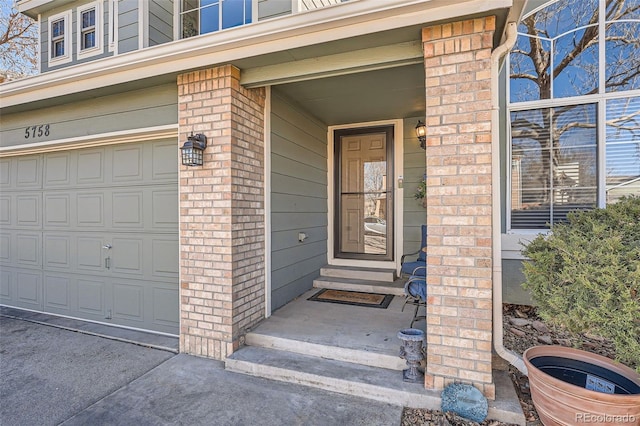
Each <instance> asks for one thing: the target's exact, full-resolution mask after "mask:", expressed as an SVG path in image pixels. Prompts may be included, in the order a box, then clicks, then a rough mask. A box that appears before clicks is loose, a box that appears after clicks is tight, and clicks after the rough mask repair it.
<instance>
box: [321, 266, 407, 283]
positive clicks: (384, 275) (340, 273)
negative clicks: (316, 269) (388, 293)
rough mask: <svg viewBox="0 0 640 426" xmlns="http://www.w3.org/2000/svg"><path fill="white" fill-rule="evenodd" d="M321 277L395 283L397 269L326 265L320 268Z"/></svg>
mask: <svg viewBox="0 0 640 426" xmlns="http://www.w3.org/2000/svg"><path fill="white" fill-rule="evenodd" d="M320 276H323V277H333V278H350V279H357V280H369V281H385V282H394V281H395V280H396V278H397V276H396V270H395V269H380V268H358V267H352V266H334V265H326V266H323V267H322V268H320Z"/></svg>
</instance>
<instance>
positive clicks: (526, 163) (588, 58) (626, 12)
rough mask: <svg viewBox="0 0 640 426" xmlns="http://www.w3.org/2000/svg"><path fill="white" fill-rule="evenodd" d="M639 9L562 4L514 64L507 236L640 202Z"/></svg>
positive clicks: (532, 17) (529, 26)
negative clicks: (624, 201)
mask: <svg viewBox="0 0 640 426" xmlns="http://www.w3.org/2000/svg"><path fill="white" fill-rule="evenodd" d="M639 43H640V0H610V1H605V0H555V1H550V2H547V3H546V4H545V5H543V6H542V7H541V8H539V9H537V10H534V11H533V12H532V13H530V14H529V15H527V16H525V18H524V19H523V20H522V22H521V24H520V26H519V29H518V39H517V41H516V44H515V46H514V48H513V49H512V51H511V53H510V55H509V70H510V76H509V84H508V87H509V96H508V101H509V104H508V110H509V114H508V118H509V131H510V132H509V141H510V143H509V156H510V158H509V164H510V172H509V173H508V174H507V176H508V177H507V180H508V185H509V190H508V191H507V193H508V196H507V199H508V203H509V208H508V218H509V224H508V227H509V229H510V230H518V229H532V230H538V229H544V228H547V227H549V226H553V224H554V223H558V222H562V221H565V220H566V217H567V213H568V212H570V211H573V210H580V209H590V208H593V207H604V206H605V205H606V203H611V202H615V201H616V200H617V199H619V198H620V197H622V196H624V195H630V194H633V195H640V55H638V54H637V46H638V44H639Z"/></svg>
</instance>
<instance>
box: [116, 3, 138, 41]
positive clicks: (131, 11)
mask: <svg viewBox="0 0 640 426" xmlns="http://www.w3.org/2000/svg"><path fill="white" fill-rule="evenodd" d="M138 19H139V17H138V2H136V1H123V2H119V3H118V53H125V52H131V51H134V50H138V36H139V34H138Z"/></svg>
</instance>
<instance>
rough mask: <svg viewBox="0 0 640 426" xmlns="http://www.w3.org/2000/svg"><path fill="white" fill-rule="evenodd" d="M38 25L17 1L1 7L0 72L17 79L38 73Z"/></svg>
mask: <svg viewBox="0 0 640 426" xmlns="http://www.w3.org/2000/svg"><path fill="white" fill-rule="evenodd" d="M37 70H38V26H37V23H36V22H35V21H34V20H33V19H31V18H29V17H27V16H26V15H23V14H21V13H20V12H18V10H17V9H16V5H15V2H14V4H13V5H12V6H11V7H6V6H4V7H2V8H0V73H1V74H3V77H2V78H3V79H5V78H7V79H17V78H22V77H25V76H28V75H32V74H35V73H37Z"/></svg>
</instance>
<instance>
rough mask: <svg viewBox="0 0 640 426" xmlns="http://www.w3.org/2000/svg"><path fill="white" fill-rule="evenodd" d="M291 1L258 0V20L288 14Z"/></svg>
mask: <svg viewBox="0 0 640 426" xmlns="http://www.w3.org/2000/svg"><path fill="white" fill-rule="evenodd" d="M290 14H291V2H290V1H283V0H258V20H263V19H269V18H275V17H276V16H283V15H290Z"/></svg>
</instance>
